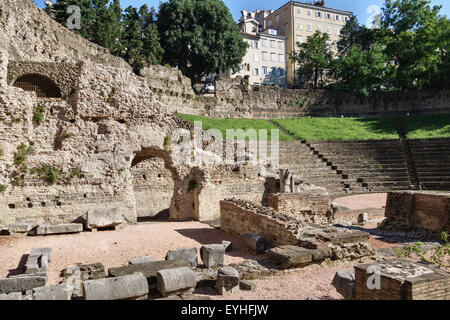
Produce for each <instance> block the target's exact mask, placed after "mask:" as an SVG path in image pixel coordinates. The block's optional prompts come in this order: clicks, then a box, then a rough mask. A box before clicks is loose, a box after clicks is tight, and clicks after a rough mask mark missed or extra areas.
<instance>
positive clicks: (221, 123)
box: [178, 114, 293, 141]
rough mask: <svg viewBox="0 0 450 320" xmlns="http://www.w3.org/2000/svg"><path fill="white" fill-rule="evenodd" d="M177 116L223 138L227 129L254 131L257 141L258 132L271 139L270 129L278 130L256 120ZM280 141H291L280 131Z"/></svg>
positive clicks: (270, 124) (262, 121)
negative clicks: (212, 131)
mask: <svg viewBox="0 0 450 320" xmlns="http://www.w3.org/2000/svg"><path fill="white" fill-rule="evenodd" d="M178 116H180V117H182V118H183V119H185V120H187V121H190V122H192V123H193V122H194V121H201V122H202V128H203V130H209V129H218V130H220V132H222V135H223V137H224V138H225V135H226V130H227V129H235V130H236V129H242V130H244V131H247V130H249V129H254V130H256V133H257V135H258V139H259V130H260V129H266V130H267V138H268V140H270V139H271V129H278V128H277V127H276V126H274V125H273V124H272V123H270V122H269V121H266V120H257V119H217V118H208V117H201V116H193V115H187V114H178ZM279 134H280V141H290V140H293V139H292V137H290V136H288V135H286V134H284V133H283V132H282V131H281V130H280V131H279Z"/></svg>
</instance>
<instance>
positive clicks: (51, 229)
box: [36, 223, 83, 236]
mask: <svg viewBox="0 0 450 320" xmlns="http://www.w3.org/2000/svg"><path fill="white" fill-rule="evenodd" d="M79 232H83V225H82V224H81V223H68V224H56V225H47V226H39V227H37V230H36V234H37V235H38V236H41V235H50V234H66V233H79Z"/></svg>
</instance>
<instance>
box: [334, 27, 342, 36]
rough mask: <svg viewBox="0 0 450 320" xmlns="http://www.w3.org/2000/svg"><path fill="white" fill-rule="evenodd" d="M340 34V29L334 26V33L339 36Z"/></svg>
mask: <svg viewBox="0 0 450 320" xmlns="http://www.w3.org/2000/svg"><path fill="white" fill-rule="evenodd" d="M340 34H341V29H339V28H336V30H335V35H337V36H339V35H340Z"/></svg>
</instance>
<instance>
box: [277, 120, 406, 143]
mask: <svg viewBox="0 0 450 320" xmlns="http://www.w3.org/2000/svg"><path fill="white" fill-rule="evenodd" d="M274 122H275V123H277V124H278V125H279V126H281V127H282V128H284V129H285V130H286V131H287V132H289V133H290V134H292V135H293V136H295V137H296V138H298V139H304V140H310V141H314V140H381V139H398V138H399V136H398V133H397V130H396V128H395V120H394V119H393V118H344V119H341V118H311V117H305V118H301V119H277V120H274Z"/></svg>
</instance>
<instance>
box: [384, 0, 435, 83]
mask: <svg viewBox="0 0 450 320" xmlns="http://www.w3.org/2000/svg"><path fill="white" fill-rule="evenodd" d="M429 4H430V1H428V0H401V1H400V0H386V1H385V5H384V8H383V14H382V17H381V27H382V28H381V30H380V32H379V33H378V38H379V40H380V42H381V43H382V44H384V45H385V53H386V54H387V56H388V57H389V59H390V60H391V61H393V63H394V64H395V67H396V68H395V77H394V79H395V83H394V85H395V87H396V88H397V89H399V90H405V89H422V88H425V87H429V86H430V84H431V83H432V82H433V78H434V77H435V75H436V73H438V68H439V64H440V62H441V61H442V51H441V49H442V48H440V47H439V42H440V41H439V36H440V35H441V34H442V30H441V29H442V28H440V26H439V22H440V21H442V17H441V16H440V15H439V11H440V9H441V6H434V7H431V6H430V5H429Z"/></svg>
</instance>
